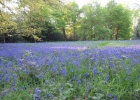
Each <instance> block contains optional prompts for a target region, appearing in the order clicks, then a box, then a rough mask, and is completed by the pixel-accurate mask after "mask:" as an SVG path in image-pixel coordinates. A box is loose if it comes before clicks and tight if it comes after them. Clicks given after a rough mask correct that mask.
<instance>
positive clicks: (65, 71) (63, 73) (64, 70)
mask: <svg viewBox="0 0 140 100" xmlns="http://www.w3.org/2000/svg"><path fill="white" fill-rule="evenodd" d="M61 73H62V75H63V76H64V77H66V75H67V70H66V69H64V68H63V69H62V71H61Z"/></svg>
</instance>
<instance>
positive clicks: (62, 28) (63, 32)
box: [62, 28, 67, 40]
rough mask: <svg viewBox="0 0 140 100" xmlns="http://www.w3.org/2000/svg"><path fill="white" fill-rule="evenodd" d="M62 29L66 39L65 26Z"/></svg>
mask: <svg viewBox="0 0 140 100" xmlns="http://www.w3.org/2000/svg"><path fill="white" fill-rule="evenodd" d="M62 31H63V35H64V38H65V40H67V36H66V31H65V28H62Z"/></svg>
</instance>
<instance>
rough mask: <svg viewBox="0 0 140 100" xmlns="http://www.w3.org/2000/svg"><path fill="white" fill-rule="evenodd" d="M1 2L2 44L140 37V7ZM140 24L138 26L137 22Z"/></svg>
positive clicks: (25, 0) (42, 0) (47, 0)
mask: <svg viewBox="0 0 140 100" xmlns="http://www.w3.org/2000/svg"><path fill="white" fill-rule="evenodd" d="M13 1H15V0H0V42H44V41H78V40H125V39H130V38H132V37H137V38H140V20H138V19H139V18H140V16H139V15H140V7H139V6H138V7H137V9H133V10H131V9H130V8H128V7H127V6H124V5H122V4H118V3H116V2H115V0H110V1H109V2H108V3H107V5H106V6H104V7H102V6H101V5H100V4H99V3H98V2H92V3H90V4H86V5H84V6H83V7H82V8H79V6H78V4H77V3H75V2H68V3H66V2H64V0H63V1H62V0H18V1H16V5H17V6H16V8H11V7H9V6H8V4H9V3H11V2H13ZM134 22H135V23H136V22H137V25H135V23H134Z"/></svg>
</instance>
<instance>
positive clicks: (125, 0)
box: [66, 0, 140, 8]
mask: <svg viewBox="0 0 140 100" xmlns="http://www.w3.org/2000/svg"><path fill="white" fill-rule="evenodd" d="M66 1H75V2H77V3H78V5H79V7H82V6H83V5H84V4H87V3H90V2H91V1H97V2H98V3H100V4H101V5H102V6H104V5H106V4H107V2H108V1H109V0H66ZM115 1H116V2H117V3H121V4H124V5H128V6H129V7H130V8H134V7H135V4H136V3H137V4H139V5H140V0H115Z"/></svg>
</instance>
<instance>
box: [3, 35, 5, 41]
mask: <svg viewBox="0 0 140 100" xmlns="http://www.w3.org/2000/svg"><path fill="white" fill-rule="evenodd" d="M3 43H5V34H3Z"/></svg>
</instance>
